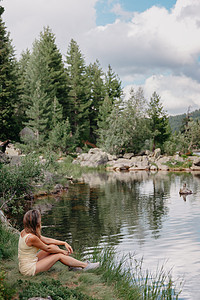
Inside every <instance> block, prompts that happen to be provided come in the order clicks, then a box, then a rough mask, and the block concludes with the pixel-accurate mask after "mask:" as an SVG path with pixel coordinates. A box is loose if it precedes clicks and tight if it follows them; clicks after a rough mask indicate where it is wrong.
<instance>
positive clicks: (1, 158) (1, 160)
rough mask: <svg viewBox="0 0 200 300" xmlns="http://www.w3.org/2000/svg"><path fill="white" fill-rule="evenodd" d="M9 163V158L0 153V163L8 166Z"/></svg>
mask: <svg viewBox="0 0 200 300" xmlns="http://www.w3.org/2000/svg"><path fill="white" fill-rule="evenodd" d="M9 162H10V158H9V157H8V156H7V155H6V153H3V152H2V151H0V163H2V164H8V163H9Z"/></svg>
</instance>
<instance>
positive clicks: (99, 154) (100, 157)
mask: <svg viewBox="0 0 200 300" xmlns="http://www.w3.org/2000/svg"><path fill="white" fill-rule="evenodd" d="M107 162H108V154H107V153H106V152H103V151H102V150H101V149H99V148H94V149H90V151H89V152H88V153H83V154H80V155H79V156H78V157H77V159H76V160H75V161H74V162H73V163H75V164H76V163H79V164H80V165H81V166H88V167H98V166H100V165H106V163H107Z"/></svg>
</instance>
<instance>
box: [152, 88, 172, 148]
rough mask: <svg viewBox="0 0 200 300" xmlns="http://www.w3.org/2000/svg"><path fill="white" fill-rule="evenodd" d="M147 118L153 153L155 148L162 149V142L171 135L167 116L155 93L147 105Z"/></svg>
mask: <svg viewBox="0 0 200 300" xmlns="http://www.w3.org/2000/svg"><path fill="white" fill-rule="evenodd" d="M148 117H149V128H150V131H151V136H152V141H153V146H152V150H153V151H154V150H155V148H156V147H161V148H163V144H164V142H165V141H167V139H168V138H169V137H170V134H171V132H170V126H169V119H168V116H167V114H166V113H165V111H164V110H163V106H162V103H161V100H160V97H159V96H158V95H157V93H156V92H154V93H153V95H152V97H151V100H150V103H149V108H148Z"/></svg>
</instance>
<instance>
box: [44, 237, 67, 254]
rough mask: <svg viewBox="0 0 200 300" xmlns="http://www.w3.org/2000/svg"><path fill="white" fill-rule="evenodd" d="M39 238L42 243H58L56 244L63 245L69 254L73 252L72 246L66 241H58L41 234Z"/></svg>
mask: <svg viewBox="0 0 200 300" xmlns="http://www.w3.org/2000/svg"><path fill="white" fill-rule="evenodd" d="M40 239H41V241H42V242H43V243H45V244H47V245H49V244H54V245H58V246H65V248H66V249H67V251H68V252H69V253H70V254H71V253H73V249H72V247H71V246H70V245H69V244H68V243H67V242H63V241H59V240H56V239H52V238H48V237H45V236H41V237H40Z"/></svg>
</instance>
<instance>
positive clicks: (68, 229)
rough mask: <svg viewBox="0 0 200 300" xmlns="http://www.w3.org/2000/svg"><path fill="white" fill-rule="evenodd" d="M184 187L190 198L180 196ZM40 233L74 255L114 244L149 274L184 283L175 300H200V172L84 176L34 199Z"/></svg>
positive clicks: (119, 251)
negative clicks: (162, 271) (52, 194)
mask: <svg viewBox="0 0 200 300" xmlns="http://www.w3.org/2000/svg"><path fill="white" fill-rule="evenodd" d="M183 183H186V184H187V187H188V188H189V189H191V190H192V191H193V194H191V195H188V196H186V197H182V196H180V195H179V190H180V188H181V187H182V186H183ZM36 206H40V208H41V209H42V211H43V218H42V225H43V234H44V235H47V236H53V237H54V238H58V239H62V240H67V241H68V242H69V243H70V244H71V245H72V246H73V248H74V250H75V251H83V252H84V253H88V252H89V253H91V252H92V251H93V249H94V247H99V248H103V247H104V246H105V245H114V246H115V247H116V250H117V253H118V254H119V255H122V254H128V253H132V254H134V255H135V257H136V258H137V259H141V258H143V259H144V262H143V268H144V269H149V270H150V271H154V270H156V268H157V266H158V265H159V266H162V265H163V264H164V268H165V270H166V271H168V270H171V269H172V275H173V279H175V280H176V279H180V278H181V279H183V278H184V281H185V284H184V287H183V291H182V293H181V295H180V298H179V299H184V300H185V299H190V300H197V299H198V300H199V299H200V284H199V282H200V173H198V172H193V173H183V172H180V173H171V172H168V173H165V172H158V173H155V174H153V173H149V172H143V171H139V172H130V173H128V172H127V173H116V172H111V173H110V172H107V173H97V172H94V173H88V174H85V175H83V178H82V180H81V182H79V183H75V184H71V185H70V187H69V190H68V191H67V192H66V193H64V194H63V195H62V196H61V197H59V196H58V197H57V198H52V197H49V198H46V199H43V200H38V201H37V203H36Z"/></svg>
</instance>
